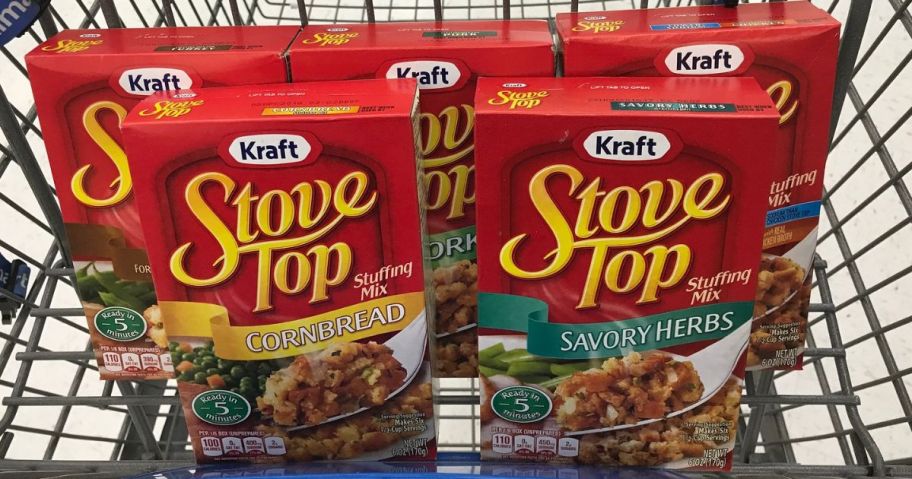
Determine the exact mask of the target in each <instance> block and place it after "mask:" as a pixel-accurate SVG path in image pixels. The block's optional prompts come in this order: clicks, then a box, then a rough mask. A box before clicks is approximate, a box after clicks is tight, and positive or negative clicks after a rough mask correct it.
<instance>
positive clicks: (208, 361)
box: [200, 356, 218, 369]
mask: <svg viewBox="0 0 912 479" xmlns="http://www.w3.org/2000/svg"><path fill="white" fill-rule="evenodd" d="M200 366H202V367H204V368H206V369H209V368H215V367H217V366H218V361H216V360H215V358H213V357H212V356H206V358H205V359H203V360H202V362H200Z"/></svg>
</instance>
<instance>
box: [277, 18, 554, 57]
mask: <svg viewBox="0 0 912 479" xmlns="http://www.w3.org/2000/svg"><path fill="white" fill-rule="evenodd" d="M331 39H335V40H338V41H335V42H330V43H327V41H328V40H331ZM327 45H332V46H333V48H332V49H333V50H340V49H357V50H360V49H377V50H384V49H399V48H401V49H408V50H410V51H418V52H422V53H426V51H427V50H430V51H434V50H436V49H440V48H448V49H467V50H476V49H485V48H495V47H496V48H503V47H505V46H506V47H542V46H547V47H549V48H550V47H551V45H552V36H551V31H550V29H549V28H548V22H546V21H544V20H512V21H503V20H490V21H477V20H468V21H446V22H391V23H372V24H371V23H354V24H337V25H313V26H308V27H304V28H303V29H302V30H301V35H300V36H299V37H298V41H296V42H295V44H294V45H293V46H292V48H291V52H296V51H310V50H315V49H319V48H320V47H322V46H327Z"/></svg>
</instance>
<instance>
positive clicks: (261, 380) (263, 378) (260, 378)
mask: <svg viewBox="0 0 912 479" xmlns="http://www.w3.org/2000/svg"><path fill="white" fill-rule="evenodd" d="M267 379H269V376H268V375H266V374H260V375H259V376H257V382H258V383H265V382H266V380H267Z"/></svg>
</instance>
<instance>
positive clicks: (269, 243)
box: [124, 80, 436, 462]
mask: <svg viewBox="0 0 912 479" xmlns="http://www.w3.org/2000/svg"><path fill="white" fill-rule="evenodd" d="M416 122H417V88H416V82H415V81H413V80H406V81H387V80H364V81H355V82H335V83H332V82H329V83H313V84H306V85H305V84H297V85H291V84H285V85H268V86H252V87H235V88H213V89H200V90H185V91H180V92H177V93H172V94H170V95H166V96H157V97H151V98H148V99H146V100H145V101H144V102H142V103H140V105H138V106H137V107H136V108H135V109H133V110H132V111H131V112H130V114H129V115H128V117H127V119H126V122H125V123H124V137H125V141H126V145H127V152H128V155H129V158H130V167H131V168H132V170H133V173H134V175H135V179H136V189H135V193H136V200H137V203H138V205H139V207H140V208H141V210H142V211H143V218H142V224H143V230H144V232H145V234H146V237H147V238H148V239H149V242H148V244H147V247H148V250H149V260H150V264H151V265H152V273H153V279H154V282H155V285H156V288H157V291H158V294H159V306H160V307H161V308H162V315H163V317H164V319H165V327H166V328H167V330H168V334H169V338H170V339H171V340H172V342H171V344H170V347H171V352H172V354H173V355H174V362H175V369H176V370H177V372H179V373H180V376H179V377H178V383H177V384H178V391H179V394H180V398H181V402H182V404H183V407H184V416H185V417H186V419H187V425H188V429H189V431H190V437H191V441H192V443H193V448H194V451H195V453H196V458H197V460H198V461H199V462H217V461H248V462H272V461H284V460H288V461H311V460H344V459H355V460H381V459H391V458H400V459H433V458H434V457H435V454H436V441H435V436H434V431H435V425H434V410H433V400H432V386H431V379H430V363H429V357H428V347H427V344H428V322H427V316H428V315H429V314H433V311H434V310H433V303H432V302H429V298H430V296H429V294H427V292H426V288H425V280H424V271H425V268H426V265H425V259H424V241H425V235H424V234H423V229H422V226H423V225H422V214H421V210H420V201H419V200H420V195H419V183H418V175H419V174H420V171H421V170H420V164H419V163H418V160H417V153H416V133H415V131H416V130H415V124H416Z"/></svg>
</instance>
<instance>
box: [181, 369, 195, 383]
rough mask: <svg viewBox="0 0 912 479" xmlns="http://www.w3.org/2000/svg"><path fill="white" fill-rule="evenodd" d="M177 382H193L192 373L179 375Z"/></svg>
mask: <svg viewBox="0 0 912 479" xmlns="http://www.w3.org/2000/svg"><path fill="white" fill-rule="evenodd" d="M177 380H178V381H184V382H188V381H193V373H191V372H189V371H188V372H185V373H181V375H180V376H178V377H177Z"/></svg>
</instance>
